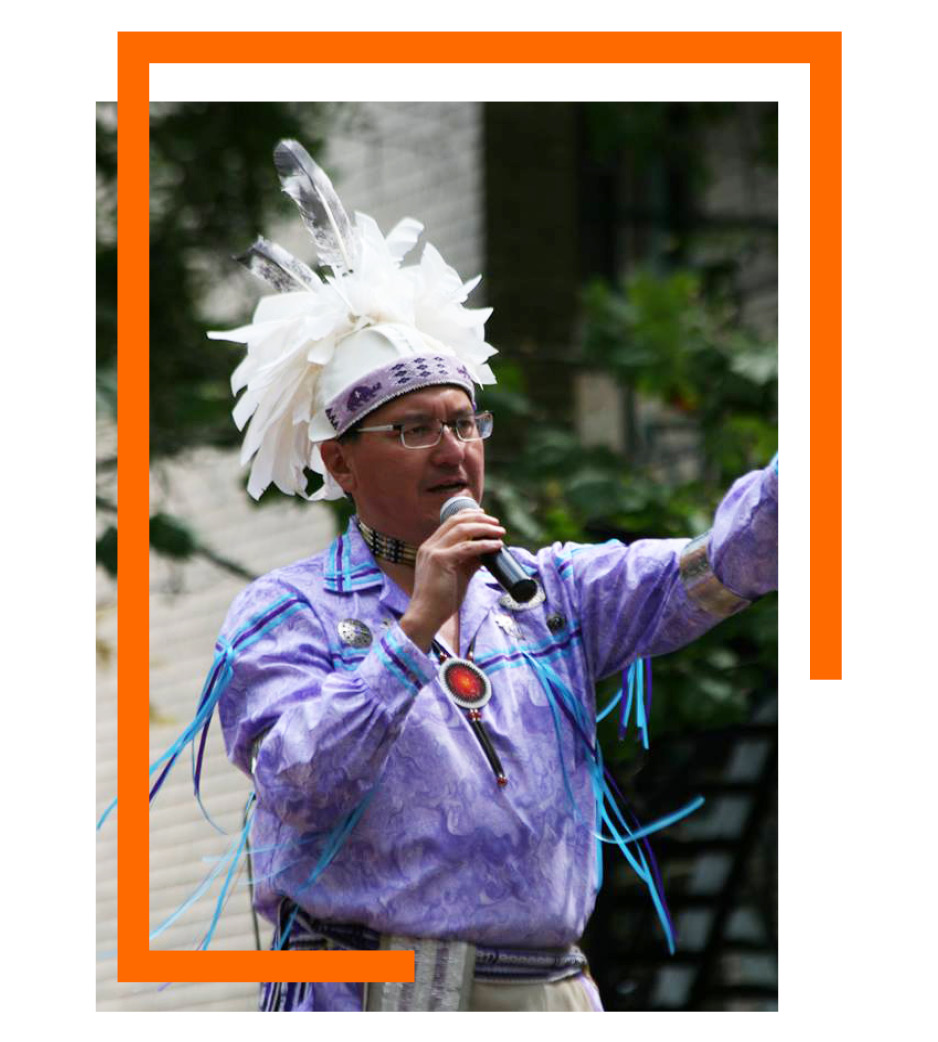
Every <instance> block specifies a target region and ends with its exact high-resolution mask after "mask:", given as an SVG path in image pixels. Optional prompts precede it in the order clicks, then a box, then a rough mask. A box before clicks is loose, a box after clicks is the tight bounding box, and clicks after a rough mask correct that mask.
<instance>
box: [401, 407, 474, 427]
mask: <svg viewBox="0 0 938 1042" xmlns="http://www.w3.org/2000/svg"><path fill="white" fill-rule="evenodd" d="M472 415H474V414H473V411H472V409H471V408H465V409H457V411H456V412H455V413H453V419H457V420H461V419H464V418H465V417H467V416H472ZM435 419H436V417H435V416H433V415H432V414H431V413H428V412H405V413H404V414H403V415H401V416H395V417H394V419H393V420H388V423H389V424H391V425H392V426H396V425H397V424H399V423H426V422H427V421H429V420H435Z"/></svg>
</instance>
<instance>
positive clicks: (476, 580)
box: [323, 517, 503, 647]
mask: <svg viewBox="0 0 938 1042" xmlns="http://www.w3.org/2000/svg"><path fill="white" fill-rule="evenodd" d="M323 585H324V587H325V589H326V590H328V591H329V592H330V593H335V594H339V595H340V596H348V595H349V594H353V593H362V592H364V591H366V590H376V591H377V590H380V593H379V594H378V600H379V602H380V603H381V604H382V605H383V606H384V607H386V608H389V609H390V610H391V611H393V612H394V613H395V614H397V615H403V614H404V612H405V611H406V610H407V605H408V603H409V598H408V596H407V594H406V593H405V592H404V591H403V590H402V589H401V588H400V587H399V586H398V585H397V583H396V582H394V581H393V580H392V579H391V578H389V577H388V576H387V575H385V574H384V572H382V571H381V569H380V568H379V567H378V565H377V564H376V563H375V559H374V556H373V555H372V553H371V550H369V549H368V546H367V544H366V543H365V540H364V539H363V538H362V535H361V532H359V530H358V525H357V524H356V523H355V518H354V517H352V518H351V519H350V520H349V523H348V527H347V528H346V530H345V532H343V533H342V534H341V535H339V536H337V537H336V539H335V540H334V541H333V543H332V545H331V546H330V547H329V549H328V550H327V551H326V564H325V568H324V570H323ZM502 593H503V590H502V588H501V587H500V586H499V584H498V583H497V582H496V580H495V579H494V578H493V577H492V575H491V574H490V573H489V572H488V571H486V570H485V569H484V568H480V569H479V571H478V572H476V574H475V575H474V576H473V577H472V580H471V581H470V583H469V589H468V590H467V591H466V597H465V599H464V600H463V605H462V609H461V611H460V618H459V628H460V644H462V645H463V646H464V647H468V646H469V643H470V642H471V641H472V640H473V638H474V637H475V635H476V633H477V632H478V629H479V627H480V626H481V624H482V622H483V620H484V619H485V616H486V615H488V613H489V612H490V611H491V610H492V608H494V607H495V606H496V605H497V604H498V601H499V599H500V598H501V596H502Z"/></svg>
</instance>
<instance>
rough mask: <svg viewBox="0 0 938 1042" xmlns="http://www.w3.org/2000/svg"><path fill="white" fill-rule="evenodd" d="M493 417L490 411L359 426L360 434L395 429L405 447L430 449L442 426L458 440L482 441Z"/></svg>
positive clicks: (488, 432)
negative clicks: (439, 418) (443, 418)
mask: <svg viewBox="0 0 938 1042" xmlns="http://www.w3.org/2000/svg"><path fill="white" fill-rule="evenodd" d="M494 422H495V421H494V419H493V417H492V414H491V413H490V412H477V413H476V414H475V415H474V416H460V417H459V419H456V420H450V421H449V422H446V421H444V420H420V421H418V422H414V423H385V424H382V425H381V426H380V427H359V428H358V430H359V432H360V433H362V434H370V433H374V432H377V431H397V432H398V433H399V434H400V436H401V444H402V445H403V446H404V448H405V449H432V448H433V447H434V445H439V444H440V439H441V438H442V437H443V428H444V427H449V429H450V430H451V431H452V432H453V434H455V435H456V437H457V438H459V440H460V441H482V439H483V438H487V437H488V436H489V435H490V434H491V433H492V427H493V425H494Z"/></svg>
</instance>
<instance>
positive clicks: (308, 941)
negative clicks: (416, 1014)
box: [265, 900, 587, 1011]
mask: <svg viewBox="0 0 938 1042" xmlns="http://www.w3.org/2000/svg"><path fill="white" fill-rule="evenodd" d="M291 920H292V921H291ZM288 927H289V933H288V934H287V937H286V940H285V942H284V943H283V945H282V946H281V947H282V948H284V949H292V950H294V951H304V950H305V951H309V950H321V949H325V948H344V949H353V950H355V951H376V950H378V949H381V948H384V949H390V950H396V951H411V950H413V952H414V980H413V982H408V983H401V982H393V981H391V982H388V983H373V984H368V985H367V987H366V997H365V1009H366V1010H368V1011H385V1010H433V1011H446V1010H459V1009H465V1008H467V1003H468V999H469V992H470V990H471V986H472V981H473V979H475V980H478V981H487V982H492V981H501V982H504V983H508V982H514V983H551V982H553V981H559V980H565V979H566V978H568V977H574V976H576V975H577V974H579V973H582V972H584V971H585V970H586V969H587V962H586V956H585V955H584V954H583V952H581V951H580V949H579V948H576V947H571V948H564V949H531V948H492V947H488V946H486V945H473V944H469V943H467V942H466V941H441V940H434V939H433V938H428V937H406V936H401V935H397V934H379V933H377V932H376V931H374V930H371V929H369V928H368V927H367V926H360V925H357V924H346V923H327V922H323V921H322V920H319V919H313V918H311V917H310V916H308V915H307V914H306V913H305V912H304V911H303V910H302V909H300V908H297V906H296V905H295V904H293V902H292V901H287V900H284V901H282V902H281V904H280V921H279V924H278V927H277V934H276V938H275V944H279V940H280V937H281V936H282V935H283V933H284V931H286V930H287V928H288ZM273 990H278V991H279V985H275V986H274V989H271V994H270V995H269V1003H266V1004H265V1006H266V1007H267V1008H276V1005H275V1004H274V1005H272V1006H271V1005H270V1003H276V998H277V997H276V996H275V995H273V994H272V992H273Z"/></svg>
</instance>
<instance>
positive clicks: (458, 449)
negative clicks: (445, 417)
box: [434, 423, 468, 460]
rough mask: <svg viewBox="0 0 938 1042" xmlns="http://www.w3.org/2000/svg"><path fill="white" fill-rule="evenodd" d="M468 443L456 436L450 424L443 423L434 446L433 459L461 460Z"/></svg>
mask: <svg viewBox="0 0 938 1042" xmlns="http://www.w3.org/2000/svg"><path fill="white" fill-rule="evenodd" d="M467 447H468V443H467V442H465V441H462V440H461V439H460V438H458V437H457V436H456V431H455V430H454V429H453V427H452V425H451V424H447V423H444V424H443V431H442V433H441V435H440V440H439V442H437V444H436V445H435V446H434V458H436V459H442V460H461V459H462V457H463V455H464V454H465V451H466V448H467Z"/></svg>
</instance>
